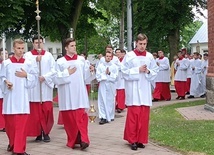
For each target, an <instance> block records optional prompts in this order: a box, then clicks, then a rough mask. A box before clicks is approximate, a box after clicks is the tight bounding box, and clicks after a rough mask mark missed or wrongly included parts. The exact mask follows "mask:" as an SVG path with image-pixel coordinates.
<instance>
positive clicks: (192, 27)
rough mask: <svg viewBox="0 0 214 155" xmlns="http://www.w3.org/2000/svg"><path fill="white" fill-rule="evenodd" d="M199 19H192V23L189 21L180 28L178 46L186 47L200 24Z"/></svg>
mask: <svg viewBox="0 0 214 155" xmlns="http://www.w3.org/2000/svg"><path fill="white" fill-rule="evenodd" d="M202 24H203V23H202V22H201V21H198V20H197V21H194V22H193V23H190V24H188V25H186V26H185V27H184V28H183V29H182V30H181V36H182V38H181V41H180V46H181V47H188V44H189V42H190V40H191V39H192V37H193V36H194V35H195V33H196V32H197V31H198V29H199V28H200V27H201V26H202Z"/></svg>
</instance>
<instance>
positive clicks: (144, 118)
mask: <svg viewBox="0 0 214 155" xmlns="http://www.w3.org/2000/svg"><path fill="white" fill-rule="evenodd" d="M127 109H128V111H127V117H126V124H125V130H124V140H127V141H128V142H129V143H130V144H132V143H136V142H138V143H142V144H146V143H148V134H149V133H148V131H149V115H150V107H149V106H128V107H127Z"/></svg>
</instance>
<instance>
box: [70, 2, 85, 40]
mask: <svg viewBox="0 0 214 155" xmlns="http://www.w3.org/2000/svg"><path fill="white" fill-rule="evenodd" d="M83 1H84V0H74V5H73V6H74V8H75V9H74V10H73V12H72V16H71V27H72V28H73V30H74V32H73V37H74V38H75V32H76V28H77V22H78V20H79V17H80V14H81V10H82V5H83Z"/></svg>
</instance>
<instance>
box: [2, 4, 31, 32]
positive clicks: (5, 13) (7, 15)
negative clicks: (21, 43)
mask: <svg viewBox="0 0 214 155" xmlns="http://www.w3.org/2000/svg"><path fill="white" fill-rule="evenodd" d="M31 3H32V2H31V1H30V0H16V1H4V2H3V1H2V2H1V3H0V9H1V12H0V18H1V22H0V33H2V32H4V31H5V30H8V28H9V29H15V25H16V24H18V23H19V22H20V21H21V20H22V17H23V16H24V9H23V6H24V5H26V6H30V5H31Z"/></svg>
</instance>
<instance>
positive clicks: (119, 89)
mask: <svg viewBox="0 0 214 155" xmlns="http://www.w3.org/2000/svg"><path fill="white" fill-rule="evenodd" d="M115 54H116V55H117V57H118V58H119V60H120V63H122V61H123V58H124V56H125V55H126V51H125V50H124V49H116V50H115ZM125 99H126V97H125V81H124V78H123V76H122V72H121V68H120V67H119V73H118V78H117V81H116V99H115V100H116V111H117V112H118V113H121V112H122V111H123V110H124V109H125V108H126V105H125Z"/></svg>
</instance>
